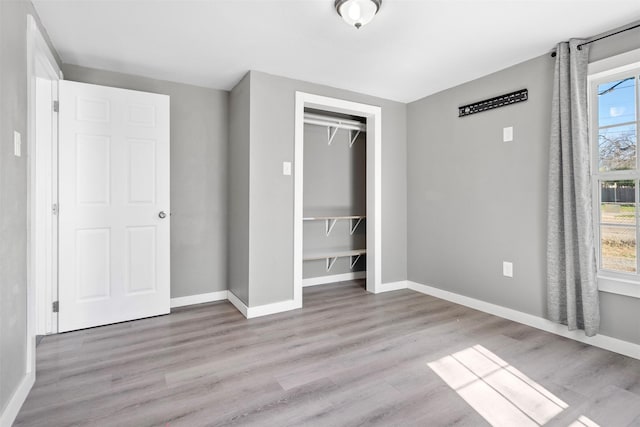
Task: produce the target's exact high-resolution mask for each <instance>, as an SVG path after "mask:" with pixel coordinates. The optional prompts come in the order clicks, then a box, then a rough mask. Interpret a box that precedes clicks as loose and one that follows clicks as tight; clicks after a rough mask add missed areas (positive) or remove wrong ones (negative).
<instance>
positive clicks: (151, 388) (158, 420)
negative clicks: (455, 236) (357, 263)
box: [16, 281, 640, 427]
mask: <svg viewBox="0 0 640 427" xmlns="http://www.w3.org/2000/svg"><path fill="white" fill-rule="evenodd" d="M518 420H519V421H518ZM491 424H493V425H504V426H519V425H550V426H569V425H572V426H593V425H600V426H635V427H640V361H638V360H635V359H631V358H628V357H624V356H621V355H617V354H615V353H611V352H608V351H605V350H601V349H598V348H595V347H590V346H587V345H585V344H582V343H578V342H575V341H572V340H569V339H565V338H562V337H558V336H555V335H552V334H549V333H546V332H542V331H539V330H537V329H533V328H530V327H527V326H524V325H520V324H518V323H514V322H511V321H508V320H504V319H501V318H498V317H494V316H491V315H488V314H485V313H481V312H478V311H475V310H472V309H468V308H466V307H462V306H459V305H456V304H452V303H449V302H446V301H443V300H439V299H437V298H433V297H429V296H426V295H422V294H418V293H415V292H413V291H409V290H400V291H395V292H389V293H384V294H379V295H371V294H368V293H367V292H366V291H365V290H364V284H363V281H353V282H343V283H338V284H332V285H325V286H316V287H311V288H305V290H304V309H302V310H297V311H292V312H288V313H282V314H278V315H273V316H267V317H262V318H257V319H252V320H246V319H245V318H244V317H242V315H241V314H240V313H238V312H237V311H236V309H235V308H234V307H233V306H231V304H229V303H228V302H220V303H211V304H202V305H198V306H192V307H186V308H183V309H178V310H176V311H175V312H173V313H172V314H170V315H167V316H162V317H156V318H151V319H144V320H138V321H134V322H127V323H121V324H117V325H110V326H105V327H100V328H94V329H88V330H83V331H77V332H71V333H66V334H61V335H55V336H48V337H45V338H44V339H43V341H42V343H41V344H40V345H39V346H38V352H37V379H36V383H35V386H34V387H33V390H32V391H31V394H30V395H29V397H28V398H27V401H26V402H25V404H24V406H23V408H22V410H21V412H20V414H19V416H18V419H17V420H16V425H17V426H47V427H50V426H68V425H74V426H75V425H96V426H233V425H238V426H240V425H242V426H246V425H251V426H302V425H304V426H307V425H308V426H351V425H354V426H355V425H380V426H396V425H397V426H401V425H402V426H405V425H406V426H411V425H415V426H448V425H456V426H482V425H491Z"/></svg>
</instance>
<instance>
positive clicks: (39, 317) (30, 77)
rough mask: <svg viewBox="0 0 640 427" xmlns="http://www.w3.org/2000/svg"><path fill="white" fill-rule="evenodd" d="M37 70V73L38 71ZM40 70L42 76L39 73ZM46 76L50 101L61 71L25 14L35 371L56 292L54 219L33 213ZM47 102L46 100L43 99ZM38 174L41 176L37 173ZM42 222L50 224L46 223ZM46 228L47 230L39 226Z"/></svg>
mask: <svg viewBox="0 0 640 427" xmlns="http://www.w3.org/2000/svg"><path fill="white" fill-rule="evenodd" d="M38 74H40V76H39V75H38ZM42 74H44V76H43V75H42ZM37 77H46V78H47V79H51V81H52V82H53V93H52V94H51V101H53V100H57V82H58V81H59V80H60V79H61V78H62V72H61V71H60V67H59V66H58V63H57V62H56V60H55V57H54V55H53V52H52V51H51V49H50V47H49V45H48V44H47V42H46V41H45V39H44V37H43V35H42V33H41V32H40V29H39V28H38V24H37V23H36V20H35V19H34V17H33V16H31V15H29V16H28V17H27V95H28V98H27V110H28V117H27V126H28V127H27V212H28V220H27V227H28V228H27V230H28V231H27V373H31V372H35V336H36V335H43V334H47V333H54V332H57V324H56V322H55V319H56V317H55V315H54V314H53V312H52V309H51V307H52V303H53V300H54V298H55V296H56V293H57V274H56V266H57V256H56V252H57V233H56V221H55V218H54V217H53V215H50V216H48V218H40V219H38V216H37V215H36V196H37V194H38V192H37V191H36V190H37V188H38V187H37V184H38V179H37V171H38V168H37V164H38V163H37V162H36V160H37V156H36V155H35V153H36V149H37V147H36V145H37V144H36V129H37V126H38V123H37V119H36V117H37V116H36V109H37V106H38V102H43V100H42V99H43V98H44V99H49V97H42V96H40V97H38V93H37V90H36V86H37V84H36V78H37ZM40 95H42V94H40ZM47 102H48V101H47ZM50 108H51V111H52V135H51V150H50V151H49V152H50V155H51V158H48V159H40V161H46V162H51V163H50V164H51V167H52V172H51V175H52V182H50V183H49V184H50V185H48V187H49V189H50V191H51V193H50V196H51V201H52V203H57V199H56V197H57V191H56V189H57V179H56V176H57V175H56V174H57V171H56V165H57V161H56V160H57V158H56V152H57V146H58V132H57V114H55V113H53V105H50ZM38 178H41V177H40V176H38ZM45 222H49V224H50V226H49V227H46V226H45ZM47 229H48V230H50V233H46V232H43V231H42V230H47ZM43 245H48V246H49V248H48V252H49V253H50V254H51V257H52V258H53V259H51V260H49V261H50V262H51V264H50V269H51V270H52V271H51V270H50V272H49V273H48V274H50V275H51V276H52V277H51V281H50V282H48V283H47V282H41V283H37V281H36V277H38V276H40V274H47V273H46V268H47V267H46V265H42V264H43V263H41V262H37V260H38V257H37V256H36V254H37V250H36V248H42V246H43Z"/></svg>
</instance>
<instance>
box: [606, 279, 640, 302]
mask: <svg viewBox="0 0 640 427" xmlns="http://www.w3.org/2000/svg"><path fill="white" fill-rule="evenodd" d="M598 290H599V291H600V292H607V293H610V294H618V295H624V296H627V297H632V298H640V282H636V281H634V280H627V279H620V278H617V277H608V276H601V275H599V276H598Z"/></svg>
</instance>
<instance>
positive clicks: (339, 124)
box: [304, 113, 367, 148]
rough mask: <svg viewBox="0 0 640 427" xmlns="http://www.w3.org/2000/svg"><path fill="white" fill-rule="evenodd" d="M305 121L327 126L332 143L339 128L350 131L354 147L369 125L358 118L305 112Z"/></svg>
mask: <svg viewBox="0 0 640 427" xmlns="http://www.w3.org/2000/svg"><path fill="white" fill-rule="evenodd" d="M304 122H305V123H306V124H310V125H317V126H326V127H327V143H328V145H331V143H332V142H333V139H334V138H335V137H336V134H337V133H338V129H346V130H348V131H349V148H351V147H353V144H355V142H356V140H357V139H358V135H360V133H361V132H366V131H367V125H366V124H364V123H362V122H359V121H357V120H351V119H343V118H340V117H332V116H324V115H322V114H315V113H304Z"/></svg>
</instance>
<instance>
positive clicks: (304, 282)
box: [302, 271, 367, 288]
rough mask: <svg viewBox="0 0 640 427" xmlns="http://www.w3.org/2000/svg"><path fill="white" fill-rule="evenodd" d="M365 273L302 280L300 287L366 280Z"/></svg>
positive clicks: (357, 272)
mask: <svg viewBox="0 0 640 427" xmlns="http://www.w3.org/2000/svg"><path fill="white" fill-rule="evenodd" d="M366 278H367V272H366V271H356V272H351V273H344V274H334V275H332V276H320V277H310V278H308V279H302V287H303V288H306V287H307V286H318V285H326V284H327V283H336V282H345V281H347V280H356V279H366Z"/></svg>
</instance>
